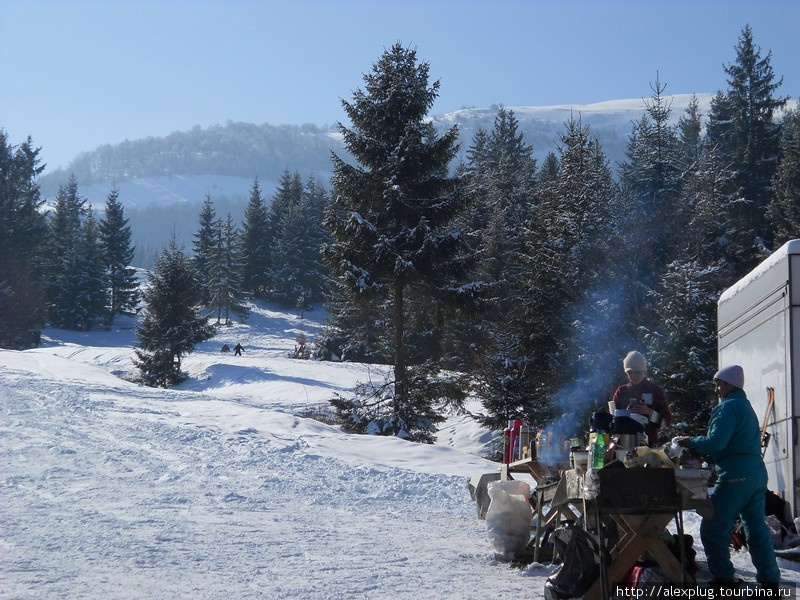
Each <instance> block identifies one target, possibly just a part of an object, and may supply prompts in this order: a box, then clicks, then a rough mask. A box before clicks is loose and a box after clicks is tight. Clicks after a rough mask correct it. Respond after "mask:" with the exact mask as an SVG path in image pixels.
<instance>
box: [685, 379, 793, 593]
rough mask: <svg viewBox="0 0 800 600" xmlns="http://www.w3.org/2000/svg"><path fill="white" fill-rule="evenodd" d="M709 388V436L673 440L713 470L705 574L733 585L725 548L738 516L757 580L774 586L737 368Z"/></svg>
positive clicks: (752, 425)
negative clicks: (703, 457)
mask: <svg viewBox="0 0 800 600" xmlns="http://www.w3.org/2000/svg"><path fill="white" fill-rule="evenodd" d="M714 386H715V391H716V393H717V396H718V397H719V403H718V404H717V405H716V406H715V407H714V409H713V410H712V411H711V419H710V421H709V423H708V433H706V435H698V436H695V437H680V438H676V440H675V442H676V443H678V444H679V445H681V446H684V447H692V448H695V449H696V450H698V451H699V452H702V453H703V454H708V455H709V456H711V458H713V459H714V461H715V462H716V464H717V482H716V484H715V485H714V487H713V488H712V489H711V492H710V493H709V497H710V498H711V503H712V505H713V506H714V515H713V516H712V517H711V518H703V520H702V522H701V524H700V539H701V540H702V542H703V548H704V549H705V552H706V559H707V560H708V568H709V570H710V571H711V574H712V575H713V576H714V580H715V581H716V582H720V583H724V582H734V581H735V578H734V569H733V563H731V552H730V546H729V544H730V537H731V529H732V527H733V524H734V522H735V521H736V517H737V516H739V515H741V518H742V522H743V523H744V527H745V533H746V534H747V543H748V545H749V547H750V558H751V560H752V561H753V566H754V567H755V568H756V572H757V577H756V578H757V579H758V581H759V582H760V583H777V582H779V581H780V576H781V573H780V569H778V565H777V563H776V561H775V550H774V549H773V547H772V538H771V537H770V533H769V528H768V527H767V525H766V522H765V520H764V516H765V508H764V497H765V496H764V495H765V493H766V490H767V470H766V468H765V467H764V461H763V460H762V458H761V432H760V430H759V427H758V418H757V417H756V413H755V411H753V407H752V406H751V404H750V401H749V400H748V399H747V396H746V395H745V393H744V390H743V389H742V388H743V387H744V372H743V370H742V367H740V366H739V365H733V366H730V367H725V368H724V369H720V370H719V371H718V372H717V373H716V374H715V375H714Z"/></svg>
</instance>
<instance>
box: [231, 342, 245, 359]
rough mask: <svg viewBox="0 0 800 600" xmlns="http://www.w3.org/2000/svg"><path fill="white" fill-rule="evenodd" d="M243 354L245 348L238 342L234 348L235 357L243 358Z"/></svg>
mask: <svg viewBox="0 0 800 600" xmlns="http://www.w3.org/2000/svg"><path fill="white" fill-rule="evenodd" d="M242 352H244V348H242V345H241V344H240V343H238V342H237V343H236V345H235V346H234V347H233V355H234V356H241V355H242Z"/></svg>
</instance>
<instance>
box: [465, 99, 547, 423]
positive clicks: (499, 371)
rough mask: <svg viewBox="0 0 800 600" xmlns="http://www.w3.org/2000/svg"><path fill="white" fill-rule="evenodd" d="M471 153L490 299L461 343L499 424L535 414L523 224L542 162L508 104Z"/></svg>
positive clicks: (480, 270) (483, 275) (480, 275)
mask: <svg viewBox="0 0 800 600" xmlns="http://www.w3.org/2000/svg"><path fill="white" fill-rule="evenodd" d="M467 157H468V162H467V164H466V168H465V169H464V179H465V188H466V189H467V190H468V194H469V198H470V210H471V212H473V213H474V216H473V218H472V220H471V224H472V225H473V226H474V227H476V228H477V231H478V237H479V241H478V246H477V253H478V256H479V257H480V259H479V261H478V262H477V264H476V271H475V274H474V275H473V280H475V281H480V282H482V285H484V286H485V287H486V293H487V300H488V301H487V302H486V303H485V305H484V309H483V310H482V311H480V312H478V313H476V314H475V315H474V317H475V320H474V322H473V323H472V328H471V330H470V333H469V335H470V337H471V339H470V340H469V342H468V343H463V342H462V344H461V346H462V348H463V347H468V348H470V349H471V350H472V353H471V354H472V356H471V359H472V361H473V363H474V365H476V366H477V369H476V370H475V372H474V379H473V380H474V382H475V388H474V391H475V393H476V395H477V397H478V398H480V399H481V400H482V401H483V403H484V407H485V408H486V409H487V411H488V416H487V417H485V418H483V422H484V424H486V425H489V426H494V427H500V426H502V425H503V424H504V423H505V422H507V420H508V419H510V418H518V417H522V416H526V417H527V416H529V415H523V414H521V413H523V412H524V411H525V410H526V408H527V404H528V403H529V400H530V397H531V396H530V394H529V391H528V385H529V381H528V377H529V376H530V375H531V374H532V369H531V359H530V355H529V354H528V353H527V350H528V349H527V347H526V344H525V341H524V337H525V332H524V330H525V329H526V327H525V325H524V321H525V319H526V315H525V311H524V306H525V302H526V299H527V296H528V294H527V290H526V279H527V278H526V266H525V260H524V256H525V255H526V253H527V249H526V246H525V244H526V241H525V227H524V226H523V225H524V224H525V223H526V222H527V221H528V220H529V219H530V217H531V214H532V213H533V212H534V210H535V206H536V200H535V188H536V177H535V175H536V162H535V160H534V159H533V148H532V147H531V146H530V145H529V144H527V143H526V142H525V140H524V136H523V135H522V133H520V132H519V127H518V122H517V119H516V117H515V116H514V113H513V111H510V110H509V111H507V110H505V109H500V110H499V111H498V113H497V116H496V117H495V121H494V128H493V129H492V131H491V132H489V133H488V134H487V133H486V132H484V131H479V132H478V133H477V134H476V135H475V137H474V139H473V145H472V147H471V148H470V149H469V151H468V153H467ZM461 353H462V354H464V353H463V351H462V352H461ZM459 366H461V367H462V368H463V367H464V366H467V367H468V368H471V367H472V365H459Z"/></svg>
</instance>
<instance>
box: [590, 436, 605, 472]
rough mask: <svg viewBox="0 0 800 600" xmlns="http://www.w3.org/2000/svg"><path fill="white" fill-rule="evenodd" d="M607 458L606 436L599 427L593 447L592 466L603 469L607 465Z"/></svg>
mask: <svg viewBox="0 0 800 600" xmlns="http://www.w3.org/2000/svg"><path fill="white" fill-rule="evenodd" d="M605 459H606V436H605V435H604V434H603V430H602V429H598V430H597V433H596V434H595V437H594V446H593V447H592V467H593V468H595V469H602V468H603V466H604V465H605Z"/></svg>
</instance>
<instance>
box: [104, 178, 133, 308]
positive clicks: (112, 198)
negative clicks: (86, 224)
mask: <svg viewBox="0 0 800 600" xmlns="http://www.w3.org/2000/svg"><path fill="white" fill-rule="evenodd" d="M100 244H101V248H102V256H103V259H102V260H103V264H104V266H105V270H106V285H107V288H108V300H109V304H108V315H107V319H106V320H107V322H108V323H109V324H110V323H111V322H112V321H113V320H114V317H115V316H117V315H123V314H128V313H131V312H132V311H133V310H134V309H135V308H136V302H137V301H138V299H139V292H138V288H139V285H138V282H137V281H136V271H135V270H134V269H133V268H131V266H130V265H131V261H132V260H133V255H134V247H133V245H132V243H131V228H130V225H128V219H126V218H125V208H124V207H123V206H122V203H121V202H120V201H119V192H118V191H117V189H116V188H112V190H111V192H109V194H108V199H107V200H106V207H105V215H104V217H103V219H102V220H101V221H100Z"/></svg>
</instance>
